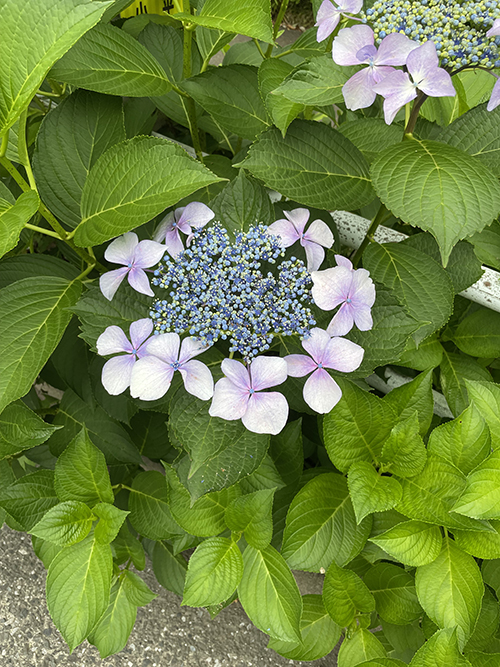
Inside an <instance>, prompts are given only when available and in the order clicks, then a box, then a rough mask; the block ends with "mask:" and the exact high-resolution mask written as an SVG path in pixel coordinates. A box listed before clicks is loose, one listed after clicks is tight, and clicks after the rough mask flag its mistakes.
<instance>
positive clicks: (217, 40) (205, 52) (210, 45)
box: [196, 25, 234, 62]
mask: <svg viewBox="0 0 500 667" xmlns="http://www.w3.org/2000/svg"><path fill="white" fill-rule="evenodd" d="M233 37H234V34H232V33H230V32H229V33H228V32H225V31H224V30H216V29H211V28H205V27H203V26H201V25H199V26H197V28H196V44H197V45H198V48H199V50H200V55H201V57H202V59H203V61H204V62H210V59H211V58H213V56H215V54H216V53H219V51H221V49H223V48H224V47H225V46H226V44H229V42H230V41H231V40H232V39H233Z"/></svg>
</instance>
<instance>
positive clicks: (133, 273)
mask: <svg viewBox="0 0 500 667" xmlns="http://www.w3.org/2000/svg"><path fill="white" fill-rule="evenodd" d="M128 282H129V285H130V287H132V288H133V289H135V291H136V292H140V293H141V294H146V295H147V296H154V295H155V293H154V292H153V290H152V289H151V285H150V283H149V278H148V276H147V274H146V273H144V271H143V270H142V269H137V268H135V267H134V268H132V269H130V271H129V274H128Z"/></svg>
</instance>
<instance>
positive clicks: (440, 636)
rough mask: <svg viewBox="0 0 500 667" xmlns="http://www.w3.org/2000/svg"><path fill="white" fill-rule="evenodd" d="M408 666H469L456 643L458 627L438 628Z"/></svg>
mask: <svg viewBox="0 0 500 667" xmlns="http://www.w3.org/2000/svg"><path fill="white" fill-rule="evenodd" d="M410 667H470V663H469V661H468V660H467V659H466V658H464V656H463V655H462V653H461V652H460V648H459V645H458V629H457V628H444V629H443V630H439V631H438V632H436V633H435V634H434V635H432V637H431V638H430V639H429V641H428V642H426V643H425V644H424V645H423V646H422V648H420V649H419V650H418V651H417V652H416V654H415V655H414V657H413V660H412V661H411V663H410Z"/></svg>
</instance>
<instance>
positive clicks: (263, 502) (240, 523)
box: [225, 489, 276, 549]
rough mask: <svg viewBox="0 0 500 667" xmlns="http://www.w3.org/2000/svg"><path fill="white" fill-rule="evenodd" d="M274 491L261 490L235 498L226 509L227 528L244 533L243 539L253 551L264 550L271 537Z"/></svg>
mask: <svg viewBox="0 0 500 667" xmlns="http://www.w3.org/2000/svg"><path fill="white" fill-rule="evenodd" d="M275 490H276V489H261V490H260V491H255V492H254V493H247V494H246V495H244V496H240V497H239V498H235V499H234V500H233V501H232V502H231V504H230V505H228V507H226V515H225V516H226V524H227V527H228V528H229V529H230V530H232V531H234V532H239V533H242V532H244V533H245V539H246V541H247V542H248V544H251V545H252V546H253V547H254V548H255V549H265V548H266V547H267V546H268V545H269V544H270V542H271V538H272V536H273V519H272V509H273V499H274V492H275Z"/></svg>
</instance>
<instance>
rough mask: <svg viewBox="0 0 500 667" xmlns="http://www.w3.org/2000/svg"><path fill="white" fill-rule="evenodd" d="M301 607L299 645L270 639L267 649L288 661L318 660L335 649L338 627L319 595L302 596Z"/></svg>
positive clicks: (338, 636)
mask: <svg viewBox="0 0 500 667" xmlns="http://www.w3.org/2000/svg"><path fill="white" fill-rule="evenodd" d="M302 605H303V609H302V616H301V618H300V636H301V642H300V644H299V645H298V646H297V643H296V642H285V641H280V640H279V639H270V640H269V643H268V645H267V648H270V649H273V651H276V653H279V654H280V655H282V656H283V657H285V658H288V659H289V660H319V659H320V658H323V657H324V656H326V655H328V653H330V652H331V651H333V649H334V648H335V645H336V643H337V642H338V640H339V639H340V632H341V631H340V627H339V626H338V625H337V624H336V623H335V622H334V621H333V620H332V619H331V618H330V616H329V615H328V613H327V611H326V609H325V607H324V605H323V601H322V599H321V595H304V596H302Z"/></svg>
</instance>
